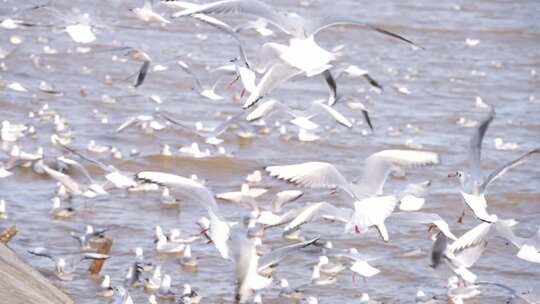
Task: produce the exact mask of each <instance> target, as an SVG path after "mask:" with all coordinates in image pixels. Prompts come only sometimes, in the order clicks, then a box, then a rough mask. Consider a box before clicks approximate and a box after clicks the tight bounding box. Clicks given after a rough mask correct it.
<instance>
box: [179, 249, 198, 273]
mask: <svg viewBox="0 0 540 304" xmlns="http://www.w3.org/2000/svg"><path fill="white" fill-rule="evenodd" d="M180 265H182V267H184V268H186V269H191V270H193V269H196V268H197V266H198V265H199V262H198V261H197V258H195V257H192V256H191V245H189V244H187V245H186V248H185V249H184V257H182V258H181V259H180Z"/></svg>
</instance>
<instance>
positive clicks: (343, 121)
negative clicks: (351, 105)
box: [314, 102, 353, 129]
mask: <svg viewBox="0 0 540 304" xmlns="http://www.w3.org/2000/svg"><path fill="white" fill-rule="evenodd" d="M314 104H315V105H318V106H319V107H321V108H322V109H323V110H324V111H326V112H327V113H328V114H330V116H332V118H334V120H335V121H336V122H337V123H339V124H340V125H342V126H344V127H347V128H349V129H350V128H352V126H353V125H352V123H351V121H350V120H349V119H347V118H346V117H345V116H343V115H342V114H341V113H339V112H338V111H336V110H335V109H334V108H332V107H331V106H329V105H326V104H324V103H320V102H315V103H314Z"/></svg>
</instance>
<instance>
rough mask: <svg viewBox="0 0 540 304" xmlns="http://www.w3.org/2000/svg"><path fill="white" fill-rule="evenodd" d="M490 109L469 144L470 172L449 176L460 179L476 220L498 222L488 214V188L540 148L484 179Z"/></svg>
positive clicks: (460, 219)
mask: <svg viewBox="0 0 540 304" xmlns="http://www.w3.org/2000/svg"><path fill="white" fill-rule="evenodd" d="M489 108H490V109H489V114H488V115H487V116H486V117H485V118H484V119H483V120H482V121H481V122H480V124H479V125H478V127H477V128H476V130H475V132H474V134H473V136H472V137H471V139H470V142H469V172H468V173H463V172H461V171H457V172H455V173H450V174H449V175H448V177H457V178H458V179H459V181H460V184H461V195H462V196H463V200H464V201H465V204H466V205H467V206H468V207H469V208H470V209H471V210H472V211H473V213H474V216H475V217H476V218H478V219H479V220H482V221H484V222H494V221H496V216H495V215H493V214H491V215H490V214H488V212H487V201H486V197H485V194H486V191H487V188H488V187H489V186H490V185H491V183H493V182H494V181H495V180H497V179H498V178H499V177H501V176H502V175H504V174H505V173H506V172H508V170H510V169H512V168H514V167H517V166H519V165H521V164H523V163H524V162H526V161H527V160H528V159H529V158H531V157H533V156H535V155H536V154H540V147H539V148H536V149H534V150H531V151H529V152H527V153H525V154H524V155H522V156H520V157H518V158H517V159H514V160H512V161H511V162H509V163H506V164H504V165H503V166H500V167H499V168H497V169H495V170H494V171H493V172H491V174H489V176H488V177H486V178H485V179H484V178H483V177H482V172H481V164H480V161H481V152H482V141H483V139H484V134H485V133H486V131H487V129H488V127H489V125H490V124H491V122H492V121H493V118H494V117H495V109H494V108H493V106H491V105H490V106H489ZM464 215H465V211H463V212H462V213H461V216H460V218H459V220H458V222H460V223H462V222H463V216H464Z"/></svg>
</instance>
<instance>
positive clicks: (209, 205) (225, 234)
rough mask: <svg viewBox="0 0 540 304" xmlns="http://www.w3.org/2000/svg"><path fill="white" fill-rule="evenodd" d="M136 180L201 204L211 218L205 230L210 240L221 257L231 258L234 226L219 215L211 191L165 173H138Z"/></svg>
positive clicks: (188, 180) (185, 179)
mask: <svg viewBox="0 0 540 304" xmlns="http://www.w3.org/2000/svg"><path fill="white" fill-rule="evenodd" d="M135 179H136V180H138V181H140V182H145V183H153V184H158V185H161V186H165V187H169V188H171V189H175V190H178V191H180V192H181V193H182V195H184V196H185V197H186V198H188V199H189V200H193V201H196V202H198V203H201V204H202V205H203V206H204V207H205V208H206V209H207V211H208V215H209V217H210V220H209V223H208V224H207V225H208V227H205V228H203V229H208V231H209V238H210V240H211V241H212V243H213V244H214V246H215V247H216V248H217V250H218V251H219V253H220V254H221V256H222V257H223V258H224V259H229V258H230V255H229V245H228V242H229V239H230V230H231V226H232V224H231V223H229V222H227V221H225V220H224V219H223V218H222V217H221V216H220V215H219V210H218V206H217V203H216V201H215V200H214V195H213V194H212V192H210V190H208V189H207V188H206V187H205V186H203V185H202V184H200V183H198V182H196V181H194V180H192V179H189V178H185V177H182V176H178V175H174V174H169V173H163V172H152V171H143V172H139V173H137V174H136V175H135ZM207 221H208V219H207ZM203 232H204V231H203Z"/></svg>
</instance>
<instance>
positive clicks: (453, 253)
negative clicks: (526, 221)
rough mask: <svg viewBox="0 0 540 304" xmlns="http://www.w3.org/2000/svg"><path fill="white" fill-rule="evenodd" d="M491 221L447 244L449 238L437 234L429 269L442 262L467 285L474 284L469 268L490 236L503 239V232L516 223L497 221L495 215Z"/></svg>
mask: <svg viewBox="0 0 540 304" xmlns="http://www.w3.org/2000/svg"><path fill="white" fill-rule="evenodd" d="M493 220H494V221H493V222H482V223H480V224H479V225H477V226H476V227H474V228H472V229H471V230H469V231H467V232H466V233H465V234H463V235H462V236H460V237H459V238H457V240H455V241H453V242H452V243H449V242H448V239H449V238H448V237H447V236H446V234H445V233H441V232H439V233H437V234H436V235H434V242H433V247H432V250H431V267H433V268H436V267H437V266H439V264H440V263H441V262H442V261H444V262H445V263H446V264H447V265H448V267H449V268H450V269H451V270H452V271H453V272H454V273H455V274H456V275H458V276H460V277H461V278H463V280H465V281H467V282H469V283H474V282H475V281H476V279H477V276H476V275H475V274H474V273H472V272H471V271H470V270H469V268H470V267H471V266H472V265H474V264H475V263H476V261H477V260H478V259H479V258H480V256H482V254H483V253H484V251H485V249H486V247H487V244H488V240H489V239H490V238H491V237H492V236H499V235H500V236H503V237H504V231H506V230H507V229H509V227H511V226H513V225H515V223H516V221H514V220H502V219H498V218H497V216H496V215H494V218H493ZM501 231H503V232H502V233H501Z"/></svg>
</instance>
